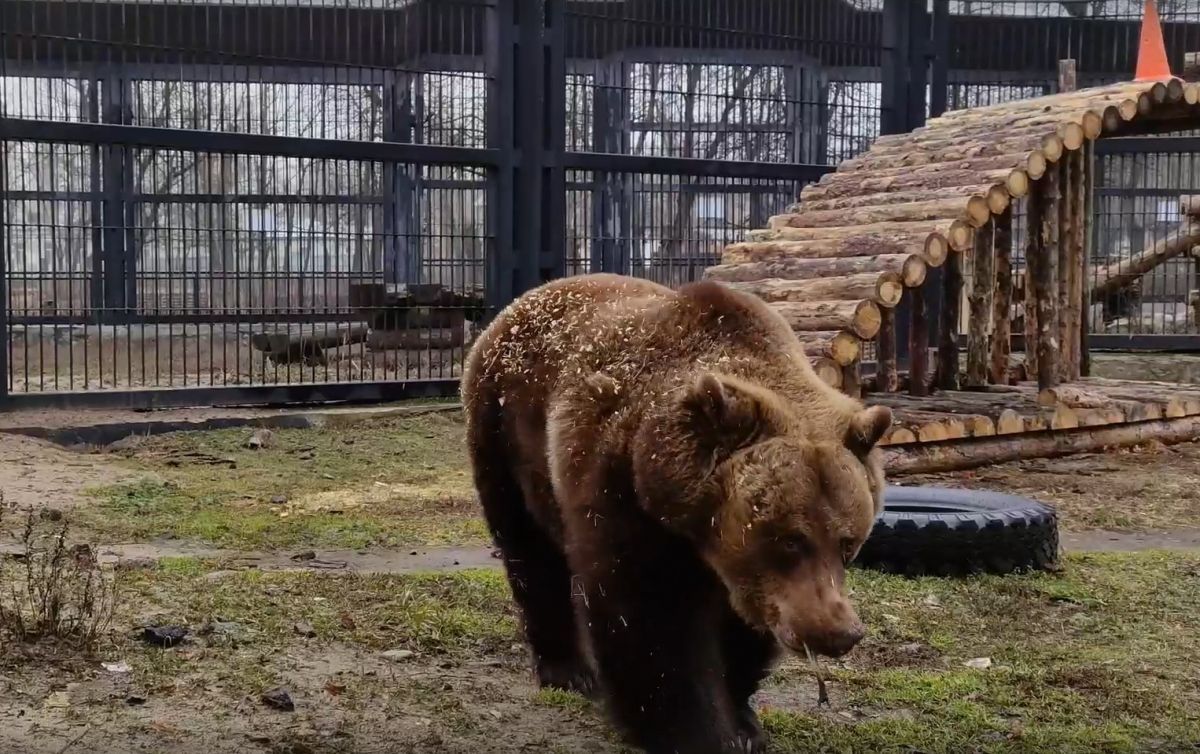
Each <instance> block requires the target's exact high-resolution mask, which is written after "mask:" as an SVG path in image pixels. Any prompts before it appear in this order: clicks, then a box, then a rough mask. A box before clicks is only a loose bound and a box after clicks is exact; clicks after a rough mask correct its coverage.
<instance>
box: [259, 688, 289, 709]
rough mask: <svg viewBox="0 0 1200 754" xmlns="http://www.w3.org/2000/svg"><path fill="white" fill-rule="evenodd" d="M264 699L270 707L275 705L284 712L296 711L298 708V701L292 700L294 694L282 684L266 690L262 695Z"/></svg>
mask: <svg viewBox="0 0 1200 754" xmlns="http://www.w3.org/2000/svg"><path fill="white" fill-rule="evenodd" d="M262 700H263V704H265V705H267V706H268V707H274V708H275V709H277V710H282V711H284V712H294V711H295V709H296V703H295V702H293V701H292V695H291V694H290V693H289V692H288V690H287V689H285V688H283V687H282V686H279V687H277V688H273V689H271V690H270V691H267V692H265V693H264V694H263V695H262Z"/></svg>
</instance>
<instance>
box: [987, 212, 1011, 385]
mask: <svg viewBox="0 0 1200 754" xmlns="http://www.w3.org/2000/svg"><path fill="white" fill-rule="evenodd" d="M992 222H993V224H994V226H995V233H994V234H993V236H992V252H993V255H994V264H993V268H994V269H993V270H992V274H993V275H994V276H995V279H996V288H995V293H994V295H993V298H992V344H991V346H992V347H991V365H990V369H989V372H990V375H989V376H990V377H991V382H992V384H996V385H1007V384H1008V358H1009V355H1010V354H1011V353H1012V314H1011V311H1012V298H1013V271H1012V210H1011V209H1009V210H1008V211H1007V212H1005V213H1004V214H1002V215H1000V216H998V217H997V218H996V219H995V220H993V221H992Z"/></svg>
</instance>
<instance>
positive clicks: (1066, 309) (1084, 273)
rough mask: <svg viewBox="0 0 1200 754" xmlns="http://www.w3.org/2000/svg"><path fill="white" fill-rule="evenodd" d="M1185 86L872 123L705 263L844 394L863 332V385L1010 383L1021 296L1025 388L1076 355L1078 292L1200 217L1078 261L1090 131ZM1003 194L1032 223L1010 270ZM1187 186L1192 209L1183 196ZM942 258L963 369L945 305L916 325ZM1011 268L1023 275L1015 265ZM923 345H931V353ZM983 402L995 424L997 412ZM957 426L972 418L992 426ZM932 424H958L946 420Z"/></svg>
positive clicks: (1139, 114)
mask: <svg viewBox="0 0 1200 754" xmlns="http://www.w3.org/2000/svg"><path fill="white" fill-rule="evenodd" d="M1198 102H1200V83H1187V82H1184V81H1183V80H1181V79H1174V78H1173V79H1169V80H1164V81H1139V82H1127V83H1118V84H1111V85H1106V86H1101V87H1095V88H1089V89H1079V90H1074V91H1062V92H1060V93H1058V94H1054V95H1049V96H1045V97H1038V98H1034V99H1028V100H1021V101H1017V102H1007V103H1003V104H998V105H991V106H987V107H979V108H972V109H967V110H956V111H952V112H949V113H946V114H945V115H943V116H941V117H939V118H935V119H933V120H931V121H930V122H929V123H928V124H927V125H925V126H923V127H921V128H918V129H916V130H915V131H912V132H910V133H906V134H897V135H888V136H882V137H880V138H879V139H877V140H876V142H875V143H874V145H873V146H872V147H871V149H870V150H868V151H867V152H865V153H863V154H861V155H859V156H858V157H855V158H854V159H852V160H848V161H846V162H844V163H842V164H841V165H839V166H838V168H837V170H836V171H835V172H832V173H829V174H827V175H825V176H823V177H822V178H821V180H820V181H818V182H817V183H814V184H811V185H809V186H806V187H805V188H804V190H803V191H802V192H801V195H800V201H799V202H798V203H797V204H795V205H793V206H791V207H789V208H787V210H786V211H785V212H783V213H781V214H779V215H777V216H775V217H772V218H771V219H770V221H769V224H768V227H767V228H765V229H762V230H754V231H750V232H749V233H748V235H747V237H746V238H745V239H744V240H743V241H741V242H738V243H734V244H732V245H730V246H728V247H727V248H726V249H725V251H724V254H723V256H722V259H721V264H720V265H718V266H715V267H712V268H709V269H708V270H707V271H706V277H708V278H710V279H713V280H720V281H724V282H726V283H728V284H730V285H732V286H735V287H738V288H741V289H743V290H746V291H750V292H753V293H755V294H757V295H759V296H760V297H762V298H763V299H764V300H766V301H767V302H769V304H770V305H771V306H772V307H774V308H775V309H776V310H777V311H778V312H779V313H780V314H781V315H782V316H783V318H784V319H785V320H786V321H787V322H788V323H789V324H790V325H791V326H792V328H793V329H794V330H795V331H796V332H797V334H798V335H799V336H800V339H801V341H802V342H803V343H804V344H805V346H806V348H807V350H808V352H809V353H810V355H811V357H812V358H813V360H814V364H815V366H817V367H818V373H819V374H820V375H821V376H822V378H823V379H825V380H826V381H827V382H829V383H830V384H833V385H835V386H838V387H845V388H846V389H847V390H849V391H851V392H855V391H857V390H858V389H859V386H860V381H859V379H858V375H859V374H860V366H861V360H862V352H863V348H862V347H861V345H862V343H863V342H864V341H871V340H877V348H876V369H875V376H874V378H873V380H871V381H870V382H873V384H874V386H875V389H877V390H881V391H884V392H889V391H898V390H900V389H901V387H902V386H904V385H906V386H907V389H908V391H909V392H910V393H912V394H914V395H923V394H925V393H927V392H928V391H929V390H930V389H931V388H936V387H942V388H955V387H957V386H958V385H959V384H960V381H961V384H963V385H965V386H966V387H968V388H971V389H976V390H986V389H987V387H988V386H989V385H998V384H999V385H1003V384H1007V383H1008V382H1010V380H1011V370H1010V364H1009V362H1010V356H1011V354H1010V348H1011V346H1010V336H1011V330H1010V325H1011V312H1012V311H1014V310H1016V309H1023V311H1024V312H1025V320H1026V327H1025V334H1026V338H1025V349H1024V350H1025V353H1026V359H1025V367H1026V371H1025V375H1026V377H1027V378H1030V379H1036V380H1037V384H1038V387H1039V388H1040V389H1043V390H1050V389H1054V388H1056V387H1058V386H1059V385H1060V384H1061V383H1064V382H1070V381H1074V380H1077V379H1079V377H1080V376H1081V375H1082V374H1083V373H1084V372H1085V371H1086V365H1087V362H1088V358H1087V347H1086V331H1087V322H1086V319H1087V318H1086V316H1085V314H1086V312H1087V311H1088V309H1089V305H1090V302H1091V299H1092V298H1093V297H1095V296H1096V295H1100V294H1099V292H1100V291H1106V290H1111V289H1114V288H1116V287H1119V286H1121V285H1123V284H1126V281H1128V280H1129V279H1130V277H1131V276H1132V277H1133V278H1136V277H1138V276H1140V275H1141V274H1144V272H1145V270H1147V269H1150V268H1151V267H1153V266H1154V264H1157V263H1160V261H1161V259H1162V258H1163V257H1164V256H1169V255H1174V254H1178V253H1182V251H1185V250H1188V249H1191V248H1192V247H1193V246H1200V232H1197V231H1200V228H1198V227H1197V226H1200V220H1197V219H1196V217H1197V214H1196V213H1185V217H1186V218H1188V219H1187V220H1185V222H1184V224H1183V227H1181V229H1180V234H1178V237H1172V239H1165V240H1164V241H1163V242H1161V243H1160V244H1157V245H1156V246H1155V247H1154V248H1152V249H1149V250H1147V252H1146V253H1145V254H1144V255H1143V256H1144V257H1145V258H1142V257H1139V258H1138V259H1135V260H1134V261H1133V262H1132V263H1130V262H1125V263H1124V264H1123V265H1122V266H1120V267H1119V268H1114V269H1111V270H1110V269H1108V268H1100V269H1097V270H1095V271H1093V272H1094V274H1089V272H1088V270H1087V259H1086V257H1087V254H1086V250H1087V248H1088V244H1087V237H1088V236H1087V234H1088V233H1089V232H1090V229H1089V227H1088V226H1089V223H1088V222H1087V220H1088V217H1089V213H1090V209H1091V195H1090V186H1091V181H1092V176H1091V173H1092V165H1091V155H1092V149H1091V144H1092V142H1094V141H1095V140H1096V139H1098V138H1101V137H1105V136H1124V135H1131V134H1137V133H1153V132H1156V131H1161V130H1163V129H1164V128H1166V127H1168V125H1169V122H1171V121H1174V122H1178V121H1180V120H1185V119H1188V118H1190V119H1192V120H1193V121H1195V120H1197V119H1200V107H1196V105H1197V103H1198ZM1176 127H1180V126H1179V125H1178V124H1177V125H1176ZM1018 200H1024V202H1025V206H1026V210H1027V212H1026V217H1027V218H1028V221H1029V225H1028V226H1027V230H1028V232H1027V233H1026V239H1027V247H1026V249H1025V259H1026V263H1027V264H1026V266H1025V269H1024V271H1023V272H1022V271H1021V270H1017V269H1015V267H1016V265H1015V264H1014V255H1013V249H1012V238H1013V232H1012V208H1013V204H1014V203H1015V202H1017V201H1018ZM1184 201H1185V206H1189V207H1190V205H1187V202H1190V201H1191V198H1190V197H1189V198H1186V199H1185V200H1184ZM1196 205H1197V207H1200V199H1198V200H1197V201H1196ZM1193 233H1195V234H1196V235H1195V237H1193ZM964 257H966V258H964ZM947 259H951V260H952V261H951V262H950V264H949V265H947ZM964 262H969V264H964ZM1147 265H1148V266H1147ZM943 266H945V269H946V273H948V274H944V275H942V278H943V280H944V286H945V287H944V288H943V291H942V294H939V295H950V296H953V297H954V301H953V302H951V303H952V309H955V308H956V307H957V304H958V301H957V299H958V291H959V290H963V291H965V293H966V311H967V314H968V316H967V328H966V340H967V343H966V355H967V358H966V374H965V376H964V375H960V374H959V353H958V350H959V349H958V340H959V333H958V332H957V330H958V317H957V316H956V315H957V312H956V311H954V310H952V311H950V312H946V311H945V308H943V315H942V316H941V317H939V318H938V322H936V323H934V327H932V328H928V329H932V330H933V331H934V333H936V335H935V336H934V337H928V336H927V335H926V333H927V332H928V329H927V323H925V322H924V319H923V318H924V316H925V311H926V306H925V305H924V304H925V299H924V297H925V296H927V295H929V294H931V293H933V292H930V291H927V290H926V289H927V288H928V287H929V286H926V285H925V279H926V276H927V274H928V270H929V269H930V268H937V267H943ZM963 271H970V273H971V279H970V280H967V279H966V278H965V277H962V273H963ZM1018 274H1023V275H1025V276H1026V281H1025V282H1026V283H1027V284H1025V285H1021V281H1020V280H1017V279H1014V276H1015V275H1018ZM1093 280H1094V281H1096V283H1095V285H1089V282H1091V281H1093ZM902 300H906V301H908V302H909V304H910V305H909V306H907V307H905V309H906V310H907V312H908V314H907V316H909V317H912V318H913V320H912V321H909V322H907V323H906V324H908V325H909V326H908V327H907V328H906V329H907V330H908V332H909V334H910V339H909V343H908V346H909V349H908V350H909V352H910V358H909V359H908V362H909V365H908V368H907V369H904V368H903V367H904V366H905V365H904V364H903V363H898V360H897V351H898V350H899V349H898V348H897V343H896V333H897V330H898V329H900V328H898V327H897V325H898V323H897V322H896V319H897V316H900V315H899V312H900V310H898V309H897V308H896V307H897V305H898V304H899V303H900V302H901V301H902ZM949 329H953V330H954V332H949V331H948V330H949ZM931 346H932V347H933V348H934V349H936V350H937V354H936V358H935V359H933V360H932V362H931V359H930V356H931V354H930V351H929V349H930V347H931ZM931 364H932V366H933V367H934V368H933V369H932V372H931V373H927V370H928V369H929V367H930V365H931ZM905 371H907V372H908V374H905ZM928 400H936V396H934V397H932V398H930V399H928ZM1108 413H1109V415H1110V416H1112V415H1115V409H1111V410H1109V411H1108ZM989 418H990V420H991V424H993V425H994V424H996V423H997V419H998V418H999V417H989ZM1089 420H1090V419H1089ZM971 426H973V427H975V428H976V429H980V428H982V429H983V430H986V428H987V427H988V426H989V424H988V422H987V421H982V420H980V421H976V422H974V423H972V425H971ZM905 431H909V432H910V433H914V434H915V432H913V430H912V429H911V428H910V429H907V430H905ZM945 431H946V432H947V433H948V434H955V433H957V432H958V431H959V429H958V425H957V424H956V423H951V425H950V426H949V427H948V428H945ZM962 431H964V432H967V431H968V430H967V429H966V428H965V427H964V429H963V430H962ZM929 433H930V431H929V430H926V431H925V434H926V435H928V434H929ZM933 434H937V432H936V431H934V432H933Z"/></svg>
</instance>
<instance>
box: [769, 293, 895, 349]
mask: <svg viewBox="0 0 1200 754" xmlns="http://www.w3.org/2000/svg"><path fill="white" fill-rule="evenodd" d="M771 308H772V309H774V310H775V311H776V312H777V313H778V314H779V315H780V316H782V317H783V319H784V321H785V322H787V323H788V325H790V326H791V328H792V329H793V330H799V331H803V332H814V331H815V332H820V331H822V330H849V331H850V332H852V333H854V334H855V335H857V336H858V337H860V338H863V339H864V340H869V339H870V338H874V337H875V335H876V333H878V332H879V322H880V315H879V307H878V306H876V305H875V304H873V303H871V302H870V301H784V302H779V303H775V304H772V305H771Z"/></svg>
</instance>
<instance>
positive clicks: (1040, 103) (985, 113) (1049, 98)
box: [935, 81, 1150, 122]
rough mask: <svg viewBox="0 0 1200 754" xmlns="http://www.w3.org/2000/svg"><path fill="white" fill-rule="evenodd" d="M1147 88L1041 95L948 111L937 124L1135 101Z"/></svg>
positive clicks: (1121, 85) (1135, 85) (1123, 85)
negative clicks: (1081, 105) (1007, 114)
mask: <svg viewBox="0 0 1200 754" xmlns="http://www.w3.org/2000/svg"><path fill="white" fill-rule="evenodd" d="M1149 88H1150V86H1149V85H1148V84H1145V83H1142V82H1136V81H1134V82H1131V81H1122V82H1118V83H1115V84H1107V85H1105V86H1095V87H1089V88H1087V89H1080V90H1078V91H1075V92H1072V93H1071V94H1067V95H1064V94H1062V93H1058V92H1056V93H1054V94H1046V95H1042V96H1041V97H1030V98H1028V99H1022V100H1009V101H1006V102H997V103H996V104H993V105H983V106H982V107H973V108H970V109H968V110H951V111H949V112H947V113H945V114H944V115H942V116H941V117H940V118H939V119H938V120H943V121H946V122H956V121H966V120H969V119H977V118H985V119H986V118H988V117H989V116H991V115H993V114H996V113H1006V112H1021V111H1028V112H1047V111H1051V112H1053V111H1057V110H1059V109H1064V108H1066V107H1067V106H1068V105H1071V106H1074V105H1076V104H1078V103H1084V104H1087V103H1092V102H1099V101H1104V100H1108V99H1114V98H1115V99H1121V98H1129V97H1136V96H1137V95H1138V94H1140V93H1142V92H1143V91H1145V90H1147V89H1149ZM1048 109H1049V110H1048ZM935 122H936V121H935Z"/></svg>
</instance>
